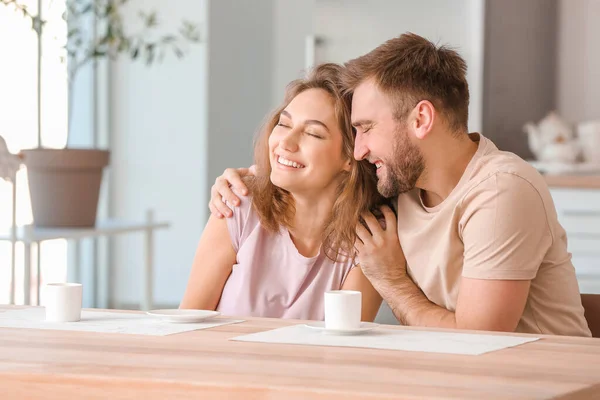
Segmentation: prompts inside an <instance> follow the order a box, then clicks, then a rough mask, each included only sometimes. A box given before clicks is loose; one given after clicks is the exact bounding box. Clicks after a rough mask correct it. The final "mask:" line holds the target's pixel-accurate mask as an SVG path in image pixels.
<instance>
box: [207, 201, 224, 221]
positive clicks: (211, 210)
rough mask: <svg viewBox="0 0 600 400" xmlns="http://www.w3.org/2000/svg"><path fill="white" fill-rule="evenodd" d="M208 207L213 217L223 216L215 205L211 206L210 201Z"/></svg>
mask: <svg viewBox="0 0 600 400" xmlns="http://www.w3.org/2000/svg"><path fill="white" fill-rule="evenodd" d="M208 209H209V210H210V213H211V215H212V216H213V217H215V218H223V214H221V212H220V211H219V210H217V208H216V207H215V206H213V204H212V203H209V204H208Z"/></svg>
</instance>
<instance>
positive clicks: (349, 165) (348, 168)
mask: <svg viewBox="0 0 600 400" xmlns="http://www.w3.org/2000/svg"><path fill="white" fill-rule="evenodd" d="M342 170H343V171H346V172H350V171H352V160H350V159H348V160H346V163H345V164H344V168H342Z"/></svg>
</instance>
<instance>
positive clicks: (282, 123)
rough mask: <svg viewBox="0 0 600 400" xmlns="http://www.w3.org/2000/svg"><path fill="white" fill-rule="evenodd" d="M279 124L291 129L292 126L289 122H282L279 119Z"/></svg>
mask: <svg viewBox="0 0 600 400" xmlns="http://www.w3.org/2000/svg"><path fill="white" fill-rule="evenodd" d="M277 126H281V127H283V128H288V129H289V128H291V126H289V124H287V123H284V122H281V121H279V122H278V123H277Z"/></svg>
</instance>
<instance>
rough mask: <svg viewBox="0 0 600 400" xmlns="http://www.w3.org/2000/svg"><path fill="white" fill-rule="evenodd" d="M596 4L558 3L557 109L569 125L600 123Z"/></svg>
mask: <svg viewBox="0 0 600 400" xmlns="http://www.w3.org/2000/svg"><path fill="white" fill-rule="evenodd" d="M598 21H600V1H597V0H578V1H572V0H560V1H559V23H558V70H557V75H558V76H557V82H558V88H557V108H558V111H559V112H560V114H561V115H562V116H564V117H565V118H566V119H567V120H569V121H570V122H573V123H578V122H582V121H586V120H591V119H600V24H599V23H598Z"/></svg>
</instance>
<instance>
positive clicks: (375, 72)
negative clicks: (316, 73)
mask: <svg viewBox="0 0 600 400" xmlns="http://www.w3.org/2000/svg"><path fill="white" fill-rule="evenodd" d="M345 66H346V71H345V73H344V85H345V87H346V94H347V95H348V96H352V93H353V91H354V89H355V88H356V87H357V86H358V85H360V84H361V83H362V82H364V81H366V80H369V79H373V80H374V81H375V84H376V85H377V86H378V87H379V89H381V90H382V91H383V92H384V93H386V94H387V95H388V96H390V98H391V99H392V101H394V103H395V107H396V111H395V117H396V119H398V120H399V121H402V120H404V119H405V118H406V116H407V114H408V112H410V110H412V109H413V108H414V107H415V106H416V105H417V104H418V102H419V101H421V100H428V101H430V102H431V103H432V104H433V106H434V107H435V108H436V110H438V112H440V113H441V114H443V115H444V117H445V119H446V121H447V122H448V125H449V127H450V129H452V130H453V131H457V132H459V131H460V132H468V119H469V85H468V83H467V78H466V74H467V64H466V62H465V60H463V58H462V57H461V56H460V55H459V54H458V53H457V52H456V51H454V50H452V49H450V48H448V47H446V46H441V47H438V46H436V45H435V44H434V43H432V42H430V41H429V40H427V39H425V38H423V37H421V36H419V35H416V34H414V33H405V34H403V35H401V36H399V37H397V38H394V39H391V40H388V41H387V42H385V43H384V44H382V45H381V46H379V47H377V48H376V49H375V50H373V51H371V52H370V53H367V54H365V55H364V56H361V57H358V58H355V59H353V60H350V61H349V62H347V63H346V65H345Z"/></svg>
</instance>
